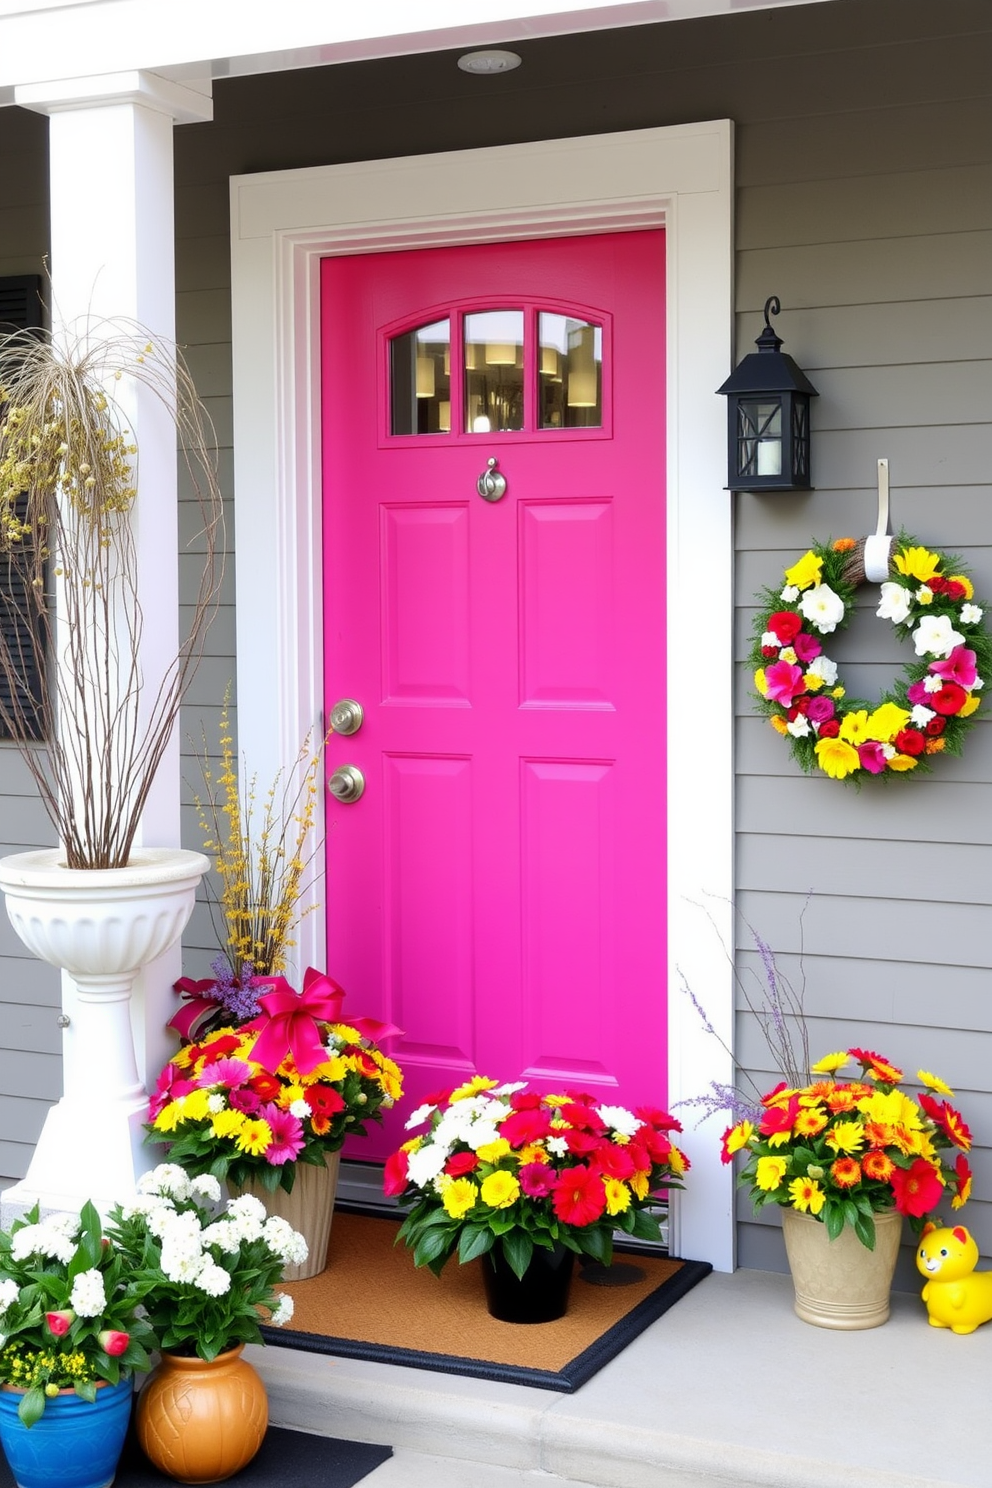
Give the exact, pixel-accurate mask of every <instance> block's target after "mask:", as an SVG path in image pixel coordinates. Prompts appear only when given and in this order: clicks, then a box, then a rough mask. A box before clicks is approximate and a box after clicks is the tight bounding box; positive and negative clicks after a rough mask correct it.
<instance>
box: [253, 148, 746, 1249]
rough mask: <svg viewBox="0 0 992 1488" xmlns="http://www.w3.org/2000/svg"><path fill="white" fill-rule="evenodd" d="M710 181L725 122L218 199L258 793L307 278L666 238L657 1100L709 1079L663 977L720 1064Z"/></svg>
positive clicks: (308, 435)
mask: <svg viewBox="0 0 992 1488" xmlns="http://www.w3.org/2000/svg"><path fill="white" fill-rule="evenodd" d="M732 162H733V130H732V125H731V123H730V121H729V120H717V121H714V122H711V123H702V124H692V125H680V126H677V127H674V128H666V129H646V130H635V131H631V132H628V133H622V134H612V135H593V136H588V137H584V138H578V139H564V140H547V141H540V142H537V143H533V144H526V145H512V146H498V147H494V148H491V149H484V150H466V151H451V152H447V153H443V154H438V155H427V156H411V157H404V158H400V159H395V160H378V161H365V162H360V163H355V164H348V165H340V166H327V167H317V168H313V169H305V170H295V171H279V172H269V173H261V174H259V175H252V176H237V177H233V178H232V181H231V234H232V243H231V250H232V327H233V332H232V339H233V356H234V431H235V435H234V443H235V486H236V493H237V515H238V525H237V554H236V577H235V582H236V593H237V598H238V605H237V645H238V732H239V741H240V744H241V747H242V748H243V749H244V750H245V751H246V752H247V754H248V756H249V758H250V759H251V761H252V768H253V769H257V770H258V771H259V772H260V774H261V776H262V778H263V779H264V778H266V777H267V776H268V775H269V774H274V773H275V771H276V770H277V769H279V768H280V766H282V765H284V764H285V762H286V761H287V760H292V759H293V758H294V757H295V755H296V752H297V749H298V747H299V741H300V739H301V737H302V736H303V735H304V734H305V733H306V732H307V730H308V729H309V728H310V727H311V726H312V725H313V724H314V723H315V722H316V723H317V724H318V726H319V725H320V723H321V719H320V709H321V707H322V658H321V655H320V649H319V644H320V635H321V564H320V554H321V522H320V511H321V492H320V414H319V410H320V377H319V364H320V317H319V303H320V296H319V264H320V259H321V258H322V257H324V256H326V255H328V254H354V253H369V252H382V251H389V250H393V251H400V250H405V249H410V248H417V247H428V246H431V247H434V246H443V245H447V244H459V243H483V242H497V241H503V240H506V239H524V238H540V237H545V236H561V235H568V234H575V233H581V234H584V233H590V232H617V231H623V230H628V229H629V230H636V229H638V228H647V227H664V228H665V229H666V239H667V253H666V264H667V268H666V274H667V361H668V408H667V430H668V439H667V473H668V482H667V488H668V514H667V525H668V533H667V539H668V607H669V642H668V668H669V670H668V676H669V686H670V689H671V696H672V697H674V698H689V699H691V698H694V697H696V696H697V694H698V691H699V687H700V681H699V675H698V658H699V657H705V658H706V678H705V710H704V711H705V717H706V727H705V728H702V727H700V728H692V727H690V726H689V725H688V724H687V723H683V724H682V725H681V726H679V727H675V728H673V729H672V730H671V732H670V736H669V740H668V760H669V842H668V854H669V865H670V871H669V904H668V923H669V943H670V965H669V989H670V990H669V998H668V1001H669V1009H670V1011H669V1021H670V1030H669V1043H670V1049H671V1051H672V1053H671V1069H670V1099H671V1100H672V1102H676V1101H678V1100H679V1099H680V1098H682V1097H692V1096H694V1095H699V1094H701V1093H702V1092H703V1091H704V1090H705V1089H706V1088H707V1087H708V1085H709V1082H710V1081H711V1080H719V1081H729V1080H730V1078H731V1076H732V1070H731V1066H730V1060H729V1058H728V1056H727V1055H726V1054H725V1053H724V1052H723V1051H722V1050H721V1048H720V1047H719V1044H718V1042H717V1040H716V1039H714V1038H712V1037H711V1036H709V1035H707V1034H706V1033H705V1032H704V1031H703V1030H702V1027H701V1025H700V1023H699V1021H698V1019H697V1015H696V1014H695V1012H694V1011H693V1009H692V1008H691V1006H689V1002H688V998H687V997H685V996H684V995H683V994H682V992H681V991H680V990H679V989H680V986H681V982H682V979H683V978H684V980H685V982H686V983H687V984H688V985H689V986H690V987H691V988H692V989H693V991H694V993H695V995H696V996H697V997H699V998H700V999H701V1000H702V1001H703V1002H704V1003H705V1006H706V1011H707V1014H708V1017H709V1019H710V1022H711V1024H712V1026H713V1028H714V1029H715V1030H716V1031H717V1032H718V1033H719V1035H720V1036H721V1038H722V1039H723V1040H724V1042H725V1043H726V1044H727V1045H728V1046H730V1045H731V1043H732V1036H733V981H732V975H731V968H730V966H729V964H728V962H727V958H726V951H725V949H724V947H732V946H733V917H732V910H731V900H732V893H733V873H732V867H733V756H732V737H733V685H732V684H733V659H732V658H733V651H732V633H733V632H732V573H733V564H732V557H733V554H732V526H731V497H730V496H729V494H728V493H727V492H726V491H725V490H724V488H723V487H724V480H725V470H724V447H725V435H724V423H725V414H724V410H723V406H722V402H721V400H720V399H719V398H718V397H717V396H716V394H715V392H714V389H715V388H717V387H718V386H719V385H720V383H721V382H722V381H723V379H724V378H725V377H726V374H727V370H728V368H729V367H730V366H731V365H732V351H733V346H732V310H733V305H732V261H733V240H732ZM263 576H264V581H263ZM263 583H264V592H265V593H266V594H267V595H268V596H269V598H270V601H271V602H270V604H268V605H262V604H260V603H259V602H258V601H259V586H260V584H263ZM701 585H702V586H703V590H702V592H701ZM690 615H691V617H692V623H691V631H690V633H691V637H692V644H691V646H687V645H686V641H685V637H686V625H687V617H688V616H690ZM700 707H702V703H700ZM701 802H705V803H706V820H705V830H701V826H702V823H701V818H700V814H699V809H700V803H701ZM316 897H319V895H317V896H316ZM701 906H702V909H701ZM701 913H702V914H705V915H706V917H707V919H708V920H709V921H710V923H709V924H702V923H701V921H700V915H701ZM302 930H303V932H304V933H301V935H300V945H299V947H298V954H299V966H300V968H303V967H306V966H307V965H311V964H312V965H316V966H321V965H322V964H323V945H322V933H323V932H322V917H321V916H320V915H316V914H314V915H309V916H308V917H307V918H306V919H305V920H304V922H303V927H302ZM721 941H722V944H721ZM356 1011H361V1009H356ZM632 1036H636V1034H635V1033H634V1032H633V1031H632ZM690 1112H691V1108H690ZM692 1119H693V1118H692V1116H691V1114H690V1116H689V1118H688V1120H687V1123H686V1124H687V1126H688V1128H689V1130H688V1131H687V1134H686V1143H685V1145H686V1148H687V1150H688V1152H689V1155H690V1157H691V1158H692V1161H693V1170H692V1173H691V1175H690V1183H689V1188H688V1193H687V1195H686V1197H685V1199H684V1200H683V1201H682V1202H680V1203H679V1204H678V1205H676V1206H675V1212H674V1215H673V1225H672V1238H673V1249H674V1250H676V1251H677V1252H679V1253H682V1254H685V1255H691V1256H693V1257H696V1258H699V1259H706V1260H710V1261H711V1262H712V1263H713V1264H714V1265H715V1266H716V1267H717V1268H718V1269H723V1270H729V1269H732V1267H733V1264H734V1240H733V1231H734V1225H733V1180H732V1174H731V1173H730V1172H729V1170H727V1169H725V1168H723V1167H722V1165H721V1164H720V1161H719V1140H718V1137H719V1132H718V1130H717V1129H716V1128H718V1127H719V1122H717V1123H715V1124H714V1123H713V1122H712V1121H710V1122H707V1123H705V1124H703V1125H701V1126H700V1127H698V1128H693V1126H692Z"/></svg>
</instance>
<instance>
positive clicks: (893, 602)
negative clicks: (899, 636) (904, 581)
mask: <svg viewBox="0 0 992 1488" xmlns="http://www.w3.org/2000/svg"><path fill="white" fill-rule="evenodd" d="M881 593H882V598H881V603H880V604H879V606H878V609H877V610H876V611H875V614H876V615H877V616H878V618H879V620H891V621H892V624H893V625H901V624H902V622H903V621H904V620H905V619H906V617H907V615H908V614H909V612H910V609H911V608H912V600H911V598H910V594H909V590H908V589H904V588H903V586H902V585H901V584H883V585H882V590H881Z"/></svg>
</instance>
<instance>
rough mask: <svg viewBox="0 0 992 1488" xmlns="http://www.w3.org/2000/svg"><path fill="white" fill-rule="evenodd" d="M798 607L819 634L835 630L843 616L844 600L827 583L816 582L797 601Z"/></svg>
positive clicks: (826, 633)
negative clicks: (812, 587) (813, 587)
mask: <svg viewBox="0 0 992 1488" xmlns="http://www.w3.org/2000/svg"><path fill="white" fill-rule="evenodd" d="M799 608H800V610H801V611H802V613H803V614H804V615H805V616H806V619H807V620H808V621H809V623H810V624H811V625H815V626H816V628H817V630H818V631H819V632H820V634H821V635H828V634H829V632H830V631H832V630H836V629H837V627H838V625H839V624H840V622H841V621H842V620H843V618H844V601H843V600H842V599H841V597H840V595H839V594H835V593H834V591H833V590H832V589H831V587H830V585H829V584H817V585H816V588H815V589H810V590H809V591H808V592H807V593H806V594H804V595H803V597H802V599H801V600H800V601H799Z"/></svg>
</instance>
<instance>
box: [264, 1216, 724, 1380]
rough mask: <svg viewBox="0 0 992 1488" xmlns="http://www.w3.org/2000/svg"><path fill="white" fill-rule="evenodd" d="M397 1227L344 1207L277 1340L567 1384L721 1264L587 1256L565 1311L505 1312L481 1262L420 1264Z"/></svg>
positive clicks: (388, 1360)
mask: <svg viewBox="0 0 992 1488" xmlns="http://www.w3.org/2000/svg"><path fill="white" fill-rule="evenodd" d="M398 1228H399V1221H398V1220H395V1219H392V1218H389V1217H383V1216H378V1215H370V1214H354V1213H349V1212H348V1211H344V1212H342V1211H341V1210H335V1213H334V1223H333V1226H332V1229H331V1241H330V1246H329V1250H328V1265H327V1270H326V1271H324V1272H322V1273H321V1274H320V1275H319V1276H314V1277H312V1278H311V1279H310V1280H309V1281H297V1282H293V1283H292V1284H291V1285H287V1286H286V1288H285V1289H286V1291H288V1292H291V1293H292V1295H293V1298H294V1301H295V1304H296V1310H295V1313H294V1316H293V1327H292V1328H291V1329H290V1328H266V1329H264V1330H263V1331H264V1333H265V1340H266V1342H267V1343H269V1344H278V1345H280V1346H282V1347H284V1348H298V1349H309V1350H311V1351H312V1352H315V1353H323V1354H336V1355H338V1356H339V1357H343V1358H349V1359H371V1360H374V1361H375V1362H377V1363H384V1364H406V1365H412V1366H413V1367H414V1368H416V1369H435V1370H440V1371H441V1372H442V1373H446V1374H466V1375H473V1376H475V1377H477V1378H479V1379H491V1380H503V1381H506V1382H508V1383H510V1384H517V1385H536V1386H537V1387H538V1388H540V1389H545V1390H561V1391H564V1392H566V1393H567V1392H570V1391H572V1390H577V1389H578V1387H579V1386H580V1385H582V1384H584V1383H585V1381H586V1380H587V1379H589V1378H590V1377H591V1376H592V1375H593V1374H595V1373H596V1371H597V1370H598V1369H601V1368H602V1367H603V1365H604V1364H606V1363H608V1361H609V1360H610V1359H612V1358H614V1357H615V1356H616V1355H617V1354H618V1353H619V1352H620V1350H621V1349H623V1348H625V1347H626V1345H627V1344H628V1343H630V1342H631V1340H632V1339H634V1338H636V1337H637V1335H638V1334H639V1333H642V1332H643V1331H644V1329H645V1328H646V1327H648V1325H649V1324H650V1323H653V1322H654V1321H655V1319H656V1318H659V1317H661V1315H662V1314H663V1313H665V1312H667V1311H668V1309H669V1308H670V1307H671V1306H672V1305H673V1304H674V1303H676V1302H677V1301H678V1300H679V1298H680V1297H684V1296H685V1294H686V1292H688V1291H690V1290H691V1289H692V1287H694V1286H695V1285H696V1283H697V1282H699V1281H701V1280H702V1279H703V1277H704V1276H707V1275H709V1272H710V1271H711V1270H712V1267H711V1266H710V1265H709V1263H708V1262H705V1261H683V1260H675V1259H672V1258H670V1257H667V1256H654V1255H644V1254H637V1255H634V1254H626V1255H625V1254H620V1253H619V1252H618V1254H617V1260H616V1261H615V1262H614V1266H613V1267H612V1268H611V1271H610V1272H607V1273H605V1274H604V1273H603V1268H593V1270H592V1271H586V1268H584V1267H581V1266H580V1265H578V1264H576V1268H575V1275H574V1280H573V1282H572V1291H571V1296H570V1299H569V1308H568V1312H567V1313H566V1315H565V1316H564V1317H563V1318H561V1319H559V1321H558V1322H554V1323H537V1324H526V1325H521V1324H518V1323H500V1322H497V1321H496V1320H495V1319H494V1318H491V1317H490V1316H489V1314H488V1313H487V1311H486V1304H485V1298H484V1296H483V1290H482V1276H481V1273H480V1269H479V1268H480V1266H481V1262H470V1263H469V1264H468V1265H466V1266H460V1265H459V1264H458V1261H457V1259H454V1260H451V1261H449V1263H448V1265H447V1266H446V1267H445V1269H444V1271H443V1272H442V1274H441V1276H439V1277H436V1276H434V1275H433V1273H432V1272H430V1271H428V1270H427V1269H426V1268H425V1269H423V1270H419V1271H418V1270H417V1269H416V1267H415V1266H414V1264H413V1260H412V1257H411V1255H410V1252H409V1251H408V1249H407V1248H406V1246H405V1245H403V1244H402V1243H401V1244H399V1245H396V1244H395V1240H396V1232H397V1230H398ZM594 1272H595V1273H598V1274H599V1279H598V1281H596V1282H594V1281H591V1280H589V1279H588V1277H589V1276H591V1275H593V1274H594ZM621 1280H622V1281H624V1282H625V1283H627V1284H624V1285H615V1284H611V1283H615V1282H617V1281H621ZM604 1283H606V1284H604Z"/></svg>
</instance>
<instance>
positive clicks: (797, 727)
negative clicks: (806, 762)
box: [785, 713, 812, 739]
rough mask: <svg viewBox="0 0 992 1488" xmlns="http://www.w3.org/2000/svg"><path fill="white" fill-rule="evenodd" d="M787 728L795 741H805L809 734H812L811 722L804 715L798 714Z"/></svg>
mask: <svg viewBox="0 0 992 1488" xmlns="http://www.w3.org/2000/svg"><path fill="white" fill-rule="evenodd" d="M785 727H786V729H787V730H788V732H789V733H790V734H791V735H792V737H793V738H794V739H805V737H806V735H807V734H809V733H812V728H811V726H810V721H809V719H808V718H807V717H806V715H805V714H804V713H797V714H796V716H795V718H793V720H792V722H791V723H787V724H786V725H785Z"/></svg>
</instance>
